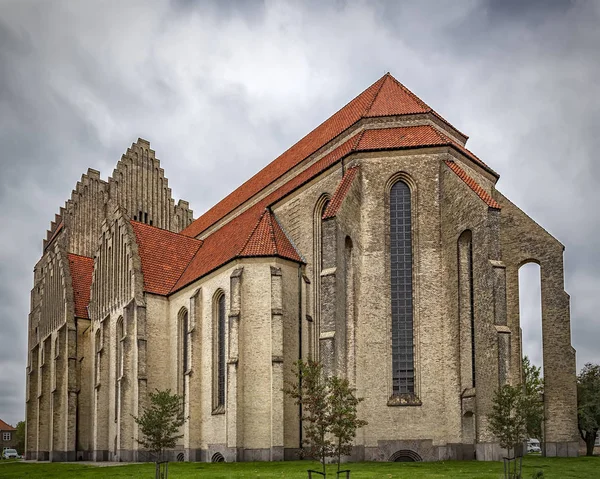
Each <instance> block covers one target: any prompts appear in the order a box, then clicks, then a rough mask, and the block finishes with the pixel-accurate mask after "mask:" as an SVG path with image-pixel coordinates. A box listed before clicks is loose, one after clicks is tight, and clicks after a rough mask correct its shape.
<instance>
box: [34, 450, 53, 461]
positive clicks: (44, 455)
mask: <svg viewBox="0 0 600 479" xmlns="http://www.w3.org/2000/svg"><path fill="white" fill-rule="evenodd" d="M35 459H36V461H49V460H50V453H49V452H48V451H38V452H37V455H36V458H35Z"/></svg>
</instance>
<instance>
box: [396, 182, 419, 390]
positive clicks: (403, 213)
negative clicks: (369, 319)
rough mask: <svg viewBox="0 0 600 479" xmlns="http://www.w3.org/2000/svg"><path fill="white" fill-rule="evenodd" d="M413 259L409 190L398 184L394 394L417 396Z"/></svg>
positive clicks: (402, 183) (407, 187) (404, 185)
mask: <svg viewBox="0 0 600 479" xmlns="http://www.w3.org/2000/svg"><path fill="white" fill-rule="evenodd" d="M412 256H413V255H412V228H411V194H410V187H409V186H408V184H406V183H405V182H404V181H397V182H396V183H394V185H393V186H392V188H391V190H390V273H391V300H392V391H393V394H406V393H414V392H415V366H414V363H415V361H414V337H413V266H412V263H413V258H412Z"/></svg>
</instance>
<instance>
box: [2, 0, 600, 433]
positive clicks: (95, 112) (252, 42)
mask: <svg viewBox="0 0 600 479" xmlns="http://www.w3.org/2000/svg"><path fill="white" fill-rule="evenodd" d="M599 24H600V2H592V1H581V2H569V1H549V0H544V1H542V0H539V1H528V2H522V1H520V0H510V1H506V0H504V1H492V0H488V1H484V0H480V1H476V0H473V1H460V2H459V1H454V2H449V1H443V0H440V1H437V2H424V1H415V2H407V1H404V2H393V1H390V2H383V1H382V2H376V1H369V2H366V1H365V2H361V1H353V2H344V1H331V2H323V1H319V2H317V1H315V2H314V3H311V2H299V1H298V2H277V1H273V2H270V1H269V2H265V3H259V2H257V3H251V2H249V1H248V2H243V3H242V2H240V3H238V2H234V1H227V2H223V1H221V2H215V3H214V4H210V3H208V2H196V1H193V0H172V1H168V0H164V1H149V0H139V1H135V0H114V1H108V0H106V1H101V0H78V1H56V0H55V1H51V0H46V1H44V0H38V1H32V0H14V1H13V0H0V168H1V170H0V202H1V204H0V224H1V225H2V227H1V229H0V418H2V419H3V420H5V421H7V422H9V423H12V424H15V423H16V422H17V421H19V420H22V419H23V418H24V391H25V363H26V350H27V344H26V337H27V336H26V333H27V315H28V312H29V291H30V289H31V287H32V281H33V275H32V269H33V266H34V264H35V263H36V261H37V260H38V258H39V256H40V255H41V245H42V239H43V238H44V237H45V232H46V229H47V228H48V227H49V224H50V221H51V220H52V219H53V218H54V214H55V213H57V212H58V209H59V207H60V206H62V205H63V204H64V202H65V200H67V199H68V198H69V196H70V193H71V190H72V189H73V187H74V186H75V183H76V182H77V180H78V179H79V178H80V176H81V174H82V173H84V172H85V171H86V170H87V168H88V167H92V168H95V169H98V170H100V171H101V174H102V177H103V178H104V179H106V178H107V177H108V175H110V174H111V172H112V170H113V168H114V166H115V164H116V162H117V161H118V160H119V158H120V156H121V154H122V153H123V152H124V151H125V150H126V149H127V147H128V146H130V145H131V143H132V142H133V141H135V140H137V138H138V137H142V138H145V139H148V140H149V141H150V143H151V146H152V148H153V149H154V150H155V151H156V154H157V157H158V158H159V159H160V160H161V162H162V166H163V167H164V169H165V172H166V175H167V177H168V178H169V181H170V185H171V187H172V188H173V192H174V196H175V197H176V198H184V199H186V200H189V201H190V204H191V207H192V208H193V209H194V213H195V216H196V217H197V216H198V215H199V214H201V213H203V212H204V211H206V210H207V209H208V208H209V207H210V206H212V205H213V204H214V203H215V202H216V201H218V200H219V199H221V198H222V197H223V196H225V195H226V194H227V193H229V192H230V191H231V190H232V189H234V188H235V187H236V186H238V185H239V184H241V183H242V182H243V181H244V180H246V179H247V178H249V177H250V176H251V175H252V174H254V173H255V172H256V171H258V170H259V169H260V168H262V167H263V166H264V165H266V164H267V163H268V162H270V161H271V160H273V159H274V158H275V157H276V156H278V155H279V154H280V153H281V152H283V151H284V150H285V149H287V148H288V147H289V146H291V145H292V144H293V143H295V142H296V141H297V140H298V139H299V138H301V137H302V136H304V135H305V134H306V133H307V132H309V131H310V130H311V129H313V128H314V127H315V126H316V125H318V124H319V123H321V122H322V121H323V120H325V119H326V118H327V117H329V116H330V115H331V114H332V113H334V112H335V111H336V110H337V109H339V108H340V107H342V106H343V105H344V104H345V103H346V102H348V101H349V100H350V99H352V98H353V97H354V96H356V95H357V94H358V93H360V92H361V91H362V90H363V89H365V88H366V87H367V86H369V85H370V84H371V83H373V82H374V81H375V80H377V79H378V78H379V77H381V76H382V75H383V74H384V73H385V72H387V71H390V72H391V73H392V74H393V75H394V76H395V77H396V78H397V79H398V80H400V81H401V82H403V83H404V84H405V85H406V86H407V87H408V88H410V89H411V90H412V91H413V92H414V93H416V94H417V95H418V96H419V97H421V98H422V99H423V100H424V101H425V102H426V103H428V104H429V105H430V106H432V107H433V108H435V109H436V110H438V111H439V112H440V113H441V114H442V115H443V116H444V117H445V118H446V119H447V120H448V121H450V122H451V123H452V124H453V125H454V126H456V127H457V128H458V129H460V130H461V131H463V132H465V133H466V134H468V135H469V136H470V140H469V142H468V146H469V148H470V149H471V150H472V151H474V152H475V153H476V154H477V155H478V156H480V157H481V158H482V159H483V160H484V161H485V162H486V163H487V164H489V165H490V166H491V167H493V168H494V169H495V170H496V171H498V172H499V173H500V175H501V179H500V181H499V183H498V188H499V189H500V190H501V191H502V192H503V193H504V194H506V195H507V196H508V197H509V198H510V199H512V201H514V202H515V203H516V204H517V205H519V206H520V207H521V208H522V209H523V210H524V211H525V212H527V213H528V214H529V215H530V216H531V217H532V218H534V219H535V220H536V221H537V222H538V223H539V224H541V225H542V226H543V227H544V228H546V229H547V230H548V231H549V232H550V233H551V234H553V235H554V236H556V237H557V238H558V239H559V240H560V241H561V242H562V243H563V244H565V246H566V253H565V262H566V289H567V291H568V292H569V293H570V295H571V323H572V332H573V345H574V346H575V348H576V349H577V364H578V369H579V368H581V366H582V365H583V364H584V363H585V362H588V361H593V362H600V351H599V348H598V343H599V342H600V332H599V327H600V315H599V311H600V294H599V292H600V219H599V216H600V215H599V213H598V210H599V207H600V206H599V205H598V193H597V189H598V178H596V176H595V174H596V173H597V171H598V169H597V167H594V164H597V163H598V160H597V159H596V155H597V154H598V152H599V151H600V80H599V79H600V60H599V58H598V55H599V54H598V48H599V46H600V28H598V25H599ZM530 269H532V270H533V271H530ZM530 269H527V271H525V272H526V273H527V274H525V275H524V276H525V278H524V286H523V287H522V291H523V296H525V300H524V301H523V321H524V322H525V323H526V327H525V332H524V342H525V350H526V352H528V353H529V354H530V355H531V356H533V358H534V362H537V363H538V364H539V363H540V361H541V358H540V353H541V349H540V346H539V342H540V339H541V333H540V330H539V327H538V328H537V329H536V328H535V327H531V326H530V324H533V325H535V324H538V325H539V321H540V320H539V309H540V308H539V296H536V294H535V292H534V288H533V289H532V284H534V283H535V281H536V280H537V281H538V282H539V275H538V276H537V279H536V276H535V268H530ZM538 274H539V273H538Z"/></svg>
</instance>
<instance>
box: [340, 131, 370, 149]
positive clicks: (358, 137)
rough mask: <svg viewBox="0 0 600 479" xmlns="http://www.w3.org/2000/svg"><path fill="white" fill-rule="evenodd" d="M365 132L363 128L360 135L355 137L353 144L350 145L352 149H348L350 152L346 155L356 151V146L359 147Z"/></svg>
mask: <svg viewBox="0 0 600 479" xmlns="http://www.w3.org/2000/svg"><path fill="white" fill-rule="evenodd" d="M366 131H367V129H366V128H363V130H362V131H361V132H360V133H358V134H357V135H355V140H354V143H353V144H352V148H350V151H349V152H348V154H350V153H352V152H354V151H356V149H357V148H358V145H360V142H361V140H362V138H363V136H365V132H366ZM340 146H341V145H340ZM346 156H347V155H346Z"/></svg>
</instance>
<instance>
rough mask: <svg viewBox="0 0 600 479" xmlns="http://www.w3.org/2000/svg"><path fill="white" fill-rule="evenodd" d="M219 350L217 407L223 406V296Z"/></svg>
mask: <svg viewBox="0 0 600 479" xmlns="http://www.w3.org/2000/svg"><path fill="white" fill-rule="evenodd" d="M218 333H219V345H218V347H219V350H218V372H217V399H218V405H219V406H225V295H221V297H220V298H219V332H218Z"/></svg>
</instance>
